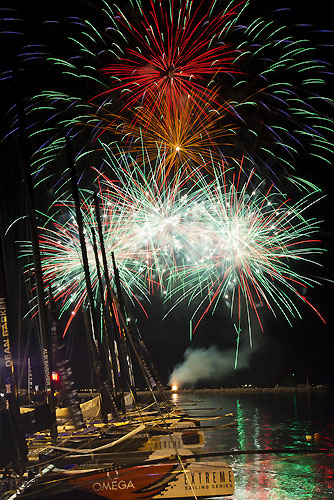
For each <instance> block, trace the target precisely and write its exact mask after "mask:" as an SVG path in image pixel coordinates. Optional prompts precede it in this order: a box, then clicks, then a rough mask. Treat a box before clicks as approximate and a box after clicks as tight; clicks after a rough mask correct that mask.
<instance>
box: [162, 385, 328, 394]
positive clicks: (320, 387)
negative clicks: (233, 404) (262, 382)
mask: <svg viewBox="0 0 334 500" xmlns="http://www.w3.org/2000/svg"><path fill="white" fill-rule="evenodd" d="M326 390H329V387H327V386H325V385H317V386H310V385H309V386H307V385H300V386H296V387H289V386H279V387H225V388H220V389H178V390H176V391H172V390H169V391H168V392H169V393H170V394H183V393H210V392H211V393H231V394H236V393H269V392H273V393H278V392H305V391H326Z"/></svg>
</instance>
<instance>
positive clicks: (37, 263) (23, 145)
mask: <svg viewBox="0 0 334 500" xmlns="http://www.w3.org/2000/svg"><path fill="white" fill-rule="evenodd" d="M14 83H15V85H16V88H17V96H18V101H17V117H18V131H19V144H20V148H19V154H20V156H21V162H20V163H21V171H22V177H23V181H24V186H25V194H26V202H27V211H28V215H29V226H30V236H31V244H32V252H33V261H34V274H35V281H36V291H37V302H38V318H39V326H40V332H41V340H42V350H43V366H44V377H45V389H46V398H47V402H48V403H49V406H50V408H51V414H52V417H53V418H52V425H51V428H50V436H51V439H52V441H55V440H56V439H57V437H58V432H57V421H56V416H55V400H54V395H53V393H54V391H53V389H54V388H53V384H52V380H51V377H50V371H51V369H52V359H51V350H50V339H49V335H48V326H47V311H46V304H45V295H44V284H43V273H42V264H41V253H40V247H39V240H38V230H37V222H36V210H35V203H34V194H33V183H32V178H31V174H30V158H31V153H30V147H29V142H28V138H27V132H26V117H25V112H24V107H23V102H22V99H21V98H20V96H21V92H20V88H19V80H18V78H17V77H16V78H14Z"/></svg>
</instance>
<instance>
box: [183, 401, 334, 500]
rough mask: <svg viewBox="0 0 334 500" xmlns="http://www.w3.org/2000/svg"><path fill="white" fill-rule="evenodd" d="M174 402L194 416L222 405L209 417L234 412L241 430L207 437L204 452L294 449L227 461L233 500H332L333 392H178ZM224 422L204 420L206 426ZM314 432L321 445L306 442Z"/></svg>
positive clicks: (222, 430)
mask: <svg viewBox="0 0 334 500" xmlns="http://www.w3.org/2000/svg"><path fill="white" fill-rule="evenodd" d="M173 399H174V400H175V401H177V403H178V405H180V407H185V408H187V411H188V413H190V414H192V415H193V416H195V415H196V414H197V415H201V416H203V415H204V414H205V415H206V411H207V410H206V409H207V408H217V407H219V406H221V407H222V409H221V410H216V411H214V412H212V413H208V416H210V415H218V414H220V415H222V414H225V413H229V412H233V413H234V415H235V417H236V420H237V422H238V426H237V427H235V428H229V429H215V430H214V431H209V432H206V433H205V435H206V445H205V451H213V452H217V451H229V450H255V449H256V450H259V451H260V450H266V449H269V448H271V449H272V448H275V449H283V448H293V449H294V450H295V452H296V453H295V454H280V453H278V454H269V455H266V454H260V453H259V454H250V455H231V456H226V457H224V460H225V461H226V462H228V463H229V464H230V465H231V466H232V467H233V470H234V474H235V483H236V489H235V494H234V495H233V499H234V500H248V499H249V500H327V499H333V500H334V456H333V454H332V452H333V451H334V446H333V445H334V407H333V393H331V392H328V391H316V392H315V391H310V392H307V391H305V392H296V393H281V394H278V393H275V394H270V393H269V394H264V393H243V394H223V393H204V394H203V393H195V394H194V393H192V394H190V393H180V394H173ZM201 408H202V411H201ZM222 422H224V421H223V420H222V419H220V420H217V421H211V422H210V421H207V420H201V423H202V425H213V424H214V423H217V424H221V423H222ZM314 433H319V434H321V436H322V439H321V441H320V442H319V444H314V443H307V441H306V435H314ZM324 449H330V450H331V452H330V453H327V452H326V453H324V452H323V450H324ZM306 452H312V453H306ZM210 460H214V459H211V458H210ZM216 460H221V457H219V458H216Z"/></svg>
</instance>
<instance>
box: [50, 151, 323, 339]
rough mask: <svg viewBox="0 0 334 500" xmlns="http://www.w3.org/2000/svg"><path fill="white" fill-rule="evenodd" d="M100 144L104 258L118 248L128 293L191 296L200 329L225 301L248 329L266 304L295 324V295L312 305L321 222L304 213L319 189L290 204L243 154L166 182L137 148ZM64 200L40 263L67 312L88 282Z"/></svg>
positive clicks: (134, 296)
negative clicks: (310, 269) (246, 164)
mask: <svg viewBox="0 0 334 500" xmlns="http://www.w3.org/2000/svg"><path fill="white" fill-rule="evenodd" d="M104 149H105V157H106V159H105V167H106V165H107V166H108V167H109V168H110V174H111V175H110V176H107V175H106V174H105V173H104V172H105V168H104V169H103V172H99V171H97V173H98V183H99V186H100V199H101V208H102V210H101V213H102V222H103V232H104V238H105V246H106V251H107V257H108V259H109V260H110V255H111V252H114V253H115V256H116V260H117V264H118V267H119V270H120V276H121V279H122V282H123V286H124V288H125V291H126V293H127V294H128V296H129V297H130V299H131V300H132V301H136V302H138V301H139V302H142V301H143V299H149V296H150V294H153V293H157V292H159V293H161V294H162V296H163V297H164V299H165V301H166V303H171V304H172V306H171V309H173V308H175V307H177V306H178V305H179V304H181V303H183V304H185V303H188V306H190V307H191V308H192V309H195V311H194V314H193V318H192V319H193V320H194V321H195V319H196V318H197V320H196V321H197V324H196V325H195V329H194V331H195V330H196V328H197V326H198V324H199V322H200V321H201V319H202V317H203V315H205V314H206V313H208V312H209V311H212V312H214V311H215V310H216V309H217V307H218V306H219V304H221V303H223V304H224V305H225V306H227V307H228V309H229V310H230V313H231V317H232V318H234V320H235V321H237V322H239V323H240V322H241V321H242V320H243V319H242V317H241V316H242V315H243V314H245V313H246V318H247V321H248V323H249V331H250V333H251V313H253V314H255V316H256V318H257V321H258V322H259V324H260V325H261V308H262V307H263V306H265V307H266V308H268V309H269V310H270V311H271V312H272V313H273V314H274V316H276V315H277V314H278V313H280V314H283V315H284V316H285V318H286V319H287V321H288V322H290V323H291V320H292V318H293V317H295V316H300V313H299V307H298V304H297V303H296V302H298V301H302V302H306V303H308V301H307V299H306V298H305V296H304V295H303V293H304V292H303V290H305V289H307V288H309V287H313V286H314V285H315V284H316V283H317V280H315V279H313V278H310V277H308V276H307V275H304V274H302V273H300V272H299V271H298V267H299V266H298V264H299V263H301V264H304V265H305V264H306V263H307V264H311V263H313V264H316V262H315V261H314V260H313V259H314V257H315V256H316V255H317V254H318V253H321V252H322V250H321V247H320V242H319V240H318V239H315V238H313V234H314V233H316V232H317V230H318V226H319V224H318V221H317V220H315V219H312V218H307V217H305V215H304V212H305V211H306V210H308V209H309V208H310V207H311V205H312V204H313V203H314V202H315V199H316V198H319V193H318V192H314V191H312V190H311V189H310V190H309V192H308V193H307V194H306V195H305V196H304V197H302V198H301V199H300V200H299V201H296V202H291V201H290V200H289V199H288V198H287V197H286V196H285V195H284V194H283V193H281V192H280V191H279V190H278V189H277V188H275V187H274V186H273V185H270V186H269V187H266V183H265V182H264V181H261V180H260V179H259V178H258V177H257V176H256V174H255V172H254V171H253V172H252V173H251V174H250V175H245V173H244V171H243V169H242V162H241V163H240V167H239V168H238V169H236V168H231V167H229V168H222V169H221V170H215V169H214V167H213V171H214V173H215V177H214V179H213V180H212V176H208V174H205V171H203V172H201V171H200V170H197V171H195V172H192V173H191V174H185V173H184V171H182V170H181V171H180V172H179V173H177V174H175V176H174V178H173V179H172V181H171V180H170V182H168V183H167V182H165V180H164V179H163V178H161V176H160V175H159V176H158V175H157V169H156V165H155V164H150V163H149V162H148V160H147V168H146V170H147V173H146V175H145V174H144V171H143V169H142V168H141V164H138V163H136V162H135V160H134V159H133V158H132V157H131V156H129V155H126V154H125V153H123V155H121V156H120V155H118V156H115V155H114V154H113V153H112V151H111V150H110V149H109V148H108V146H104ZM157 161H159V160H157ZM112 179H114V180H112ZM61 204H62V205H63V207H64V208H66V211H67V213H68V214H70V216H68V220H67V222H65V223H64V224H63V225H61V224H59V222H57V223H56V224H55V227H54V229H51V230H50V229H46V230H45V231H44V232H43V235H42V238H41V251H42V254H43V270H44V276H45V280H46V282H51V283H53V285H54V286H55V290H56V291H55V295H56V299H57V300H60V301H61V303H62V314H64V313H65V311H67V310H68V311H70V310H71V309H72V308H73V307H74V306H75V308H74V311H72V315H73V313H74V314H75V312H76V311H77V310H78V308H79V307H80V305H81V304H82V303H83V301H84V300H85V289H84V280H83V271H82V265H81V258H80V251H79V244H78V236H77V229H76V225H75V220H74V216H73V207H72V206H71V204H70V203H69V202H68V201H66V202H62V203H61ZM83 207H84V214H85V217H84V219H85V227H86V240H87V241H86V243H87V248H88V258H89V262H90V269H91V273H92V282H93V286H94V287H95V290H96V286H97V279H96V269H95V266H94V252H93V248H92V244H91V242H90V234H91V232H90V228H91V227H95V228H96V222H95V217H94V210H93V208H92V204H91V203H90V201H89V199H87V198H86V199H85V200H84V204H83ZM109 272H110V276H111V277H112V270H111V269H110V270H109ZM96 293H97V292H96ZM296 299H298V300H297V301H296ZM170 301H171V302H170ZM309 305H310V306H311V307H312V308H314V307H313V306H312V305H311V304H309ZM318 315H319V316H320V313H318ZM320 317H321V316H320ZM235 318H236V319H235Z"/></svg>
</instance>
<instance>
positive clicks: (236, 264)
mask: <svg viewBox="0 0 334 500" xmlns="http://www.w3.org/2000/svg"><path fill="white" fill-rule="evenodd" d="M253 176H254V172H252V173H251V174H250V175H249V176H248V179H246V181H243V182H241V180H240V172H239V173H237V172H235V173H234V174H233V175H232V180H231V181H228V180H227V177H226V172H225V171H224V170H223V171H222V172H219V171H216V177H215V181H214V182H212V183H211V184H210V186H209V188H208V189H203V195H204V197H205V199H204V200H203V201H202V202H201V204H200V205H197V207H196V210H197V212H198V220H197V224H196V226H197V227H196V230H194V231H193V233H192V234H193V235H194V234H197V238H195V239H197V241H196V242H195V241H192V247H193V248H194V249H196V258H195V259H194V256H192V257H191V258H188V259H187V262H185V265H184V266H183V267H182V266H179V267H178V269H177V279H178V280H179V284H178V285H177V284H176V282H175V280H174V276H173V275H171V277H170V279H171V286H169V287H168V285H167V290H168V293H167V297H166V298H167V299H169V298H170V297H171V298H172V299H173V302H172V303H173V304H174V305H173V306H172V307H173V308H174V307H176V306H177V305H178V304H179V303H183V301H185V300H186V301H188V304H189V303H192V302H194V303H197V304H198V305H197V309H196V310H195V313H194V315H193V317H192V321H193V320H194V319H195V317H197V318H198V317H199V319H198V321H197V325H196V326H195V328H194V331H195V330H196V328H197V326H198V324H199V322H200V321H201V319H202V318H203V316H204V315H205V314H206V313H208V312H209V310H212V311H213V312H214V311H215V310H216V308H217V307H218V305H219V303H221V302H223V303H225V305H227V307H228V308H229V309H230V312H231V317H236V318H237V319H236V321H237V322H239V323H240V321H241V318H240V315H241V310H242V309H243V310H245V311H246V314H247V317H248V323H249V332H250V335H251V321H250V313H251V312H252V311H253V313H254V314H255V316H256V318H257V320H258V322H259V324H260V326H261V328H262V324H261V318H260V313H259V310H260V308H261V307H263V306H266V307H267V308H268V309H269V310H270V311H271V312H272V313H273V315H274V316H276V315H277V313H278V312H279V313H280V314H283V315H284V316H285V318H286V319H287V321H288V322H289V323H291V319H292V318H293V317H296V316H299V317H300V313H299V308H298V306H297V304H296V303H295V302H296V301H295V299H296V298H297V299H298V300H301V301H302V302H306V303H307V304H309V302H308V301H307V299H306V298H305V297H304V296H303V294H302V293H301V290H306V289H307V288H309V287H313V286H314V285H315V284H317V283H318V280H314V279H312V278H309V277H307V276H304V275H303V274H300V273H299V272H298V271H297V270H296V266H297V268H298V263H304V264H305V263H306V262H307V263H313V264H317V263H316V262H315V261H313V257H314V256H316V255H317V254H319V253H321V252H322V250H321V248H320V240H318V239H313V238H312V235H313V234H314V233H316V232H317V230H318V229H319V224H318V221H316V220H315V219H313V218H305V217H304V211H305V210H307V209H309V208H310V207H311V205H313V203H314V202H315V200H316V199H317V196H319V193H315V192H310V193H308V194H306V195H305V196H304V197H303V198H302V199H301V200H299V201H298V202H294V203H291V202H290V200H288V199H287V198H286V197H285V196H284V195H283V194H282V193H281V192H279V191H278V190H277V189H275V188H274V186H273V185H271V186H270V187H269V188H268V189H265V190H264V182H263V181H256V184H255V187H254V185H252V184H253V182H251V181H252V177H253ZM228 177H230V178H231V172H229V176H228ZM241 303H242V304H243V305H244V306H242V304H241ZM309 305H310V307H312V308H313V309H314V310H315V311H316V309H315V308H314V307H313V306H312V305H311V304H309ZM316 312H317V311H316ZM317 314H318V315H319V316H320V318H321V319H322V320H323V318H322V317H321V315H320V313H318V312H317Z"/></svg>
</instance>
